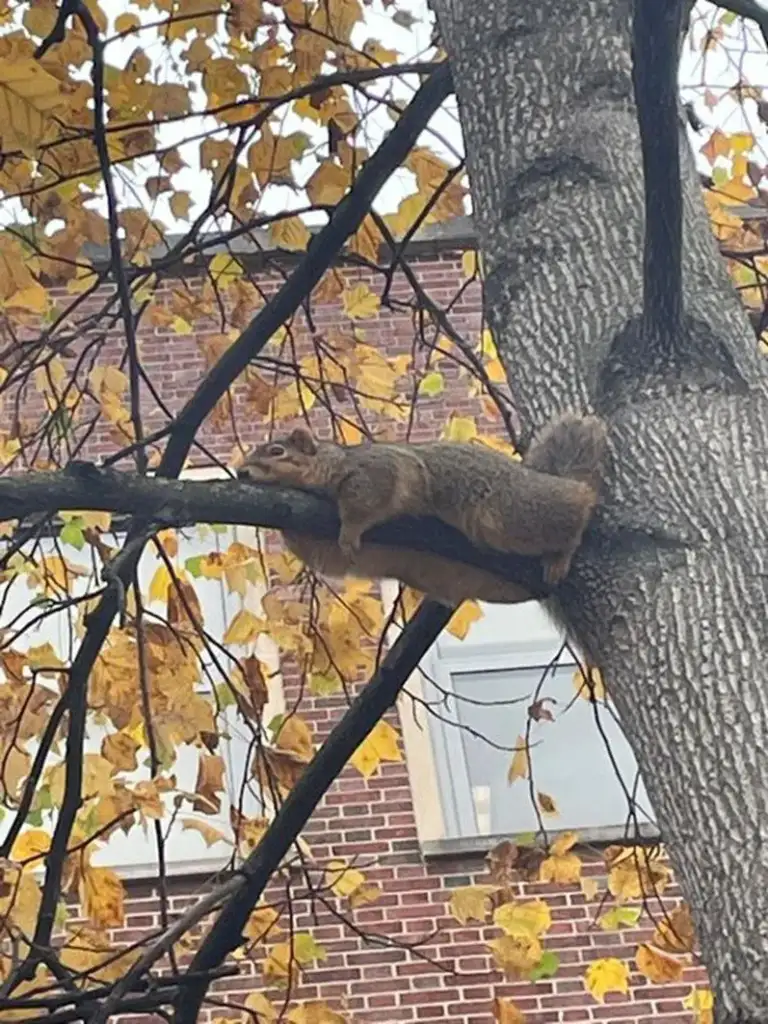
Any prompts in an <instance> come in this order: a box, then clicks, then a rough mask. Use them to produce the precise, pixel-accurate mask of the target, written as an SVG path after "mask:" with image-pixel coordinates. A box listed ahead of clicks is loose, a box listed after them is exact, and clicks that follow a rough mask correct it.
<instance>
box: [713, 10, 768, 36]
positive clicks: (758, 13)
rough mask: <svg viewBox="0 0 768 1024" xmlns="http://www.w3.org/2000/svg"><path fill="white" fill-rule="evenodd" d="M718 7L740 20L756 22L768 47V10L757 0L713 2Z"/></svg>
mask: <svg viewBox="0 0 768 1024" xmlns="http://www.w3.org/2000/svg"><path fill="white" fill-rule="evenodd" d="M712 2H713V3H714V5H715V6H716V7H722V9H723V10H724V11H732V12H733V13H734V14H738V15H739V17H740V18H748V19H749V20H750V21H754V23H755V24H756V25H757V27H758V28H759V29H760V33H761V35H762V37H763V39H764V40H765V45H766V46H768V8H766V7H763V6H762V5H761V4H759V3H758V2H757V0H712Z"/></svg>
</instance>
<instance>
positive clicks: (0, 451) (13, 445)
mask: <svg viewBox="0 0 768 1024" xmlns="http://www.w3.org/2000/svg"><path fill="white" fill-rule="evenodd" d="M20 451H21V441H19V439H18V438H17V437H9V436H8V434H6V433H5V432H4V431H0V466H7V465H8V463H9V462H11V461H12V460H13V459H14V458H15V457H16V456H17V455H18V454H19V452H20Z"/></svg>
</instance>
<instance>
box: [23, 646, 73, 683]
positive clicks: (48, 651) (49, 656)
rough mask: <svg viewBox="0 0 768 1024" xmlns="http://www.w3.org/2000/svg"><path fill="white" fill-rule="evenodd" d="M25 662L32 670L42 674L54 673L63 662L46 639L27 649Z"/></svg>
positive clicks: (62, 665)
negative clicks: (42, 642)
mask: <svg viewBox="0 0 768 1024" xmlns="http://www.w3.org/2000/svg"><path fill="white" fill-rule="evenodd" d="M27 664H28V665H29V667H30V668H31V669H32V670H33V671H34V672H42V673H43V674H49V675H50V674H55V673H56V671H57V670H58V669H62V668H64V662H63V661H62V660H61V658H60V657H59V656H58V654H57V653H56V651H55V650H54V649H53V645H52V644H50V643H49V642H48V641H46V642H45V643H44V644H38V645H37V646H35V647H30V648H29V650H28V651H27Z"/></svg>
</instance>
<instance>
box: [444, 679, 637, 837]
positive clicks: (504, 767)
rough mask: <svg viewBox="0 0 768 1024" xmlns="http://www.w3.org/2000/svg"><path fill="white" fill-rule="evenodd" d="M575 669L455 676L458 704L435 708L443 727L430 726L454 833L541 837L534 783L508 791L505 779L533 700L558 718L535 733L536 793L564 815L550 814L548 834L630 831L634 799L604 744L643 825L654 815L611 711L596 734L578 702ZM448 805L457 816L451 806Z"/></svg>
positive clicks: (584, 704)
mask: <svg viewBox="0 0 768 1024" xmlns="http://www.w3.org/2000/svg"><path fill="white" fill-rule="evenodd" d="M574 667H575V666H574V665H573V664H565V665H562V666H560V667H558V668H557V669H556V670H555V671H554V672H552V671H551V670H547V669H546V667H545V666H544V665H542V667H537V668H530V667H528V668H522V669H502V670H496V671H491V670H486V671H482V672H466V671H453V672H451V674H450V688H451V690H452V691H453V693H454V694H455V697H454V698H453V699H451V700H450V701H449V702H448V706H447V709H446V707H445V705H443V706H442V707H441V708H440V709H439V711H438V713H439V714H440V715H441V717H442V718H443V719H445V720H446V721H445V722H443V723H442V724H441V723H437V724H434V723H433V729H434V728H436V729H437V730H438V731H442V733H443V735H442V737H441V738H440V742H442V744H443V747H444V751H445V754H446V756H445V758H444V762H443V770H442V772H441V776H442V778H441V788H442V795H443V803H444V807H445V808H446V818H447V819H448V821H449V822H450V821H451V819H453V823H452V834H453V835H454V836H467V835H473V834H474V835H482V834H507V833H515V832H530V831H535V830H537V828H538V819H537V816H536V812H535V810H534V808H533V806H532V802H531V787H530V783H529V781H528V780H526V779H517V780H516V781H515V782H514V783H513V784H511V785H510V784H509V783H508V781H507V774H508V771H509V767H510V764H511V761H512V758H513V755H514V747H515V743H516V739H517V737H518V736H524V735H525V729H526V721H527V717H528V708H529V706H530V705H531V703H533V701H534V700H537V701H541V702H542V705H541V706H542V708H543V710H544V711H545V712H549V713H550V714H551V715H552V716H553V718H554V721H552V722H550V721H539V722H534V723H532V725H531V733H530V743H531V752H530V757H531V768H532V777H533V785H534V788H535V791H537V792H542V793H545V794H547V795H548V796H550V797H551V798H552V799H553V800H554V801H555V804H556V806H557V809H558V811H559V814H558V815H557V816H556V817H553V816H544V819H543V820H544V824H545V827H546V828H547V829H548V830H552V831H557V830H560V829H574V830H577V831H579V830H580V831H584V830H586V829H590V830H591V829H597V828H604V827H607V826H618V827H619V828H622V829H623V828H624V826H625V825H626V823H627V818H628V814H629V801H628V797H627V794H626V792H625V791H624V789H623V788H622V782H621V781H619V778H618V777H617V774H616V770H615V769H614V767H613V765H612V763H611V757H610V756H609V753H608V749H607V747H606V743H607V744H609V746H610V752H611V755H612V757H613V759H614V761H615V762H616V765H617V767H618V770H619V773H620V777H621V779H622V780H623V784H624V787H626V790H628V791H629V793H630V794H633V795H634V796H635V803H636V806H637V805H639V806H638V807H637V811H638V817H639V819H640V820H641V821H642V822H644V823H646V822H648V818H647V816H646V814H643V813H642V811H645V812H649V807H648V800H647V796H646V794H645V790H644V789H643V788H642V786H640V785H638V784H637V783H636V765H635V761H634V757H633V755H632V752H631V750H630V749H629V746H628V744H627V742H626V740H625V739H624V737H623V736H622V734H621V731H620V729H619V727H618V725H617V723H616V721H615V719H614V718H613V717H612V715H611V714H610V711H609V709H608V708H607V707H606V706H604V705H599V706H598V708H597V714H598V716H599V723H600V728H598V724H597V722H596V719H595V708H594V707H593V705H592V704H591V703H590V702H589V701H587V700H584V699H582V698H578V699H574V698H575V695H576V691H575V689H574V686H573V673H574ZM544 675H546V678H545V680H544V683H543V685H541V688H540V690H539V692H538V693H537V688H538V687H539V685H540V683H541V680H542V677H543V676H544ZM462 698H464V699H462ZM519 698H524V699H523V700H522V701H519ZM433 699H434V697H433ZM515 701H518V702H515ZM448 722H451V723H453V724H448ZM601 729H602V733H603V734H604V737H605V738H603V735H601ZM435 738H437V737H435ZM451 801H453V806H454V813H453V814H451V813H450V810H448V809H447V808H449V806H450V803H451ZM632 831H633V828H632V827H630V834H631V833H632Z"/></svg>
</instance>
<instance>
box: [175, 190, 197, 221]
mask: <svg viewBox="0 0 768 1024" xmlns="http://www.w3.org/2000/svg"><path fill="white" fill-rule="evenodd" d="M191 205H192V196H191V195H190V194H189V192H174V194H173V195H172V196H171V199H170V206H171V213H172V214H173V216H174V217H178V218H179V220H189V208H190V207H191Z"/></svg>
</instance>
